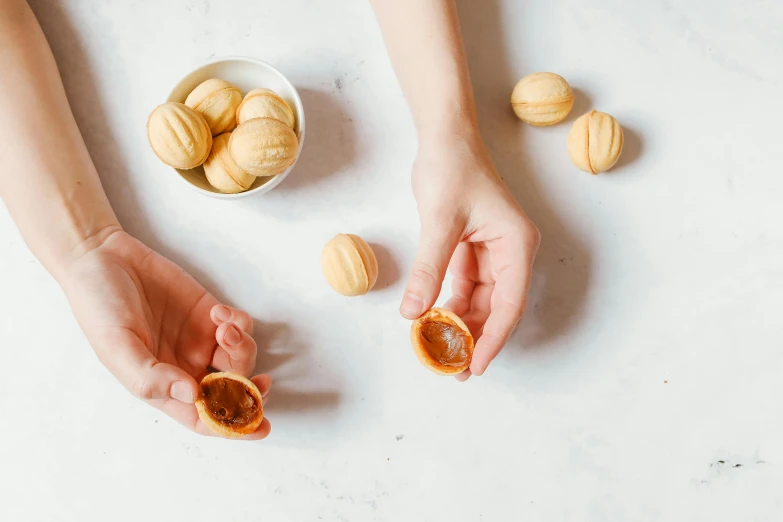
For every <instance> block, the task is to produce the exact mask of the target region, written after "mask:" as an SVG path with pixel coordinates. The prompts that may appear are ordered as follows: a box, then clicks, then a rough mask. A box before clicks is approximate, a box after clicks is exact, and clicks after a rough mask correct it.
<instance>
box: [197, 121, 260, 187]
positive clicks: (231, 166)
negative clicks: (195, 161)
mask: <svg viewBox="0 0 783 522" xmlns="http://www.w3.org/2000/svg"><path fill="white" fill-rule="evenodd" d="M230 139H231V133H225V134H221V135H220V136H218V137H216V138H215V139H214V141H213V144H212V152H211V153H210V154H209V158H207V161H206V162H205V163H204V173H205V174H206V176H207V181H209V184H210V185H212V186H213V187H215V188H216V189H218V190H219V191H220V192H222V193H224V194H237V193H239V192H244V191H246V190H248V189H249V188H250V186H251V185H252V184H253V182H254V181H255V180H256V177H255V176H252V175H250V174H248V173H247V172H245V171H244V170H242V169H241V168H239V165H237V163H236V162H235V161H234V158H232V157H231V154H229V152H228V142H229V140H230Z"/></svg>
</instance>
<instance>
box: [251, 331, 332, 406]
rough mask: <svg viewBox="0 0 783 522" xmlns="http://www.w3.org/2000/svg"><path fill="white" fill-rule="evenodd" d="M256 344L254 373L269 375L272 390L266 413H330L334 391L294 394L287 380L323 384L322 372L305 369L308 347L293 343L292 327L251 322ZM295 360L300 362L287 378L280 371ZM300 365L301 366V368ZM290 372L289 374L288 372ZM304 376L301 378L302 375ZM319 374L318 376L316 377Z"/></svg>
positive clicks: (308, 358) (297, 341) (310, 391)
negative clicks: (253, 326)
mask: <svg viewBox="0 0 783 522" xmlns="http://www.w3.org/2000/svg"><path fill="white" fill-rule="evenodd" d="M255 327H256V335H255V336H254V337H255V338H256V341H257V342H258V362H257V363H256V369H255V372H254V373H268V374H270V375H271V376H272V391H270V392H269V403H268V405H267V406H265V409H266V410H268V411H286V412H297V413H301V412H311V411H320V410H332V409H334V408H336V407H337V406H338V405H339V402H340V393H339V392H338V391H336V390H318V391H313V390H307V391H297V390H295V389H294V388H295V386H294V385H293V384H291V381H294V380H296V381H300V382H301V380H302V379H303V378H304V379H308V378H309V379H311V380H318V381H322V382H323V381H325V380H326V379H324V375H323V373H324V372H323V369H321V368H319V370H318V371H315V369H314V368H311V367H308V366H307V364H308V361H311V360H312V358H311V357H308V353H307V351H308V349H309V346H306V345H305V343H302V342H301V341H299V340H297V339H296V337H295V335H294V332H293V330H292V328H291V327H290V326H289V325H288V324H286V323H280V322H277V323H275V322H264V321H255ZM293 359H297V361H298V362H299V363H300V364H299V368H298V371H297V372H296V374H294V375H287V374H286V371H284V370H285V369H284V368H282V367H283V366H284V365H286V364H287V363H290V362H292V360H293ZM303 364H304V367H303V366H302V365H303ZM289 373H290V372H289ZM302 373H304V374H305V375H302ZM316 374H320V375H316Z"/></svg>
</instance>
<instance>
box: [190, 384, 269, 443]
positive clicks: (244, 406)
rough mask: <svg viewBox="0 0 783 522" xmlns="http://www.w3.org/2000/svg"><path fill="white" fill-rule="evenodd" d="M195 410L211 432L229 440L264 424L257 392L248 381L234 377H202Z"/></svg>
mask: <svg viewBox="0 0 783 522" xmlns="http://www.w3.org/2000/svg"><path fill="white" fill-rule="evenodd" d="M196 409H198V416H199V418H200V419H201V421H202V422H203V423H204V424H206V425H207V426H209V428H210V429H211V430H212V431H214V432H215V433H217V434H218V435H222V436H223V437H228V438H231V439H236V438H240V437H244V436H245V435H250V434H251V433H253V432H254V431H256V429H258V427H259V426H260V425H261V421H263V420H264V405H263V399H262V397H261V392H260V391H258V388H257V387H256V385H255V384H253V382H252V381H250V380H249V379H246V378H245V377H242V376H241V375H237V374H234V373H224V372H221V373H210V374H209V375H207V376H206V377H204V378H203V379H202V380H201V395H200V396H199V398H198V399H197V400H196Z"/></svg>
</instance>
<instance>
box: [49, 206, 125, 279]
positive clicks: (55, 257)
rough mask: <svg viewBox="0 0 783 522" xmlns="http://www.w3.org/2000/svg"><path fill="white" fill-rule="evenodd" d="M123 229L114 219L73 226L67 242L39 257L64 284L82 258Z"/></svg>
mask: <svg viewBox="0 0 783 522" xmlns="http://www.w3.org/2000/svg"><path fill="white" fill-rule="evenodd" d="M121 231H122V227H121V226H120V225H119V223H118V222H117V221H116V220H112V219H107V220H105V221H102V222H95V223H92V224H91V226H90V227H89V228H84V227H73V228H71V230H70V233H69V234H67V241H66V242H63V243H60V244H59V245H56V248H53V249H51V250H47V251H46V252H44V253H42V255H41V256H39V258H40V259H41V262H42V264H43V265H44V267H45V268H46V269H47V270H48V271H49V273H50V274H52V276H53V277H54V278H55V280H57V281H58V282H59V283H60V284H61V285H62V283H63V282H64V280H65V279H67V277H68V273H69V272H70V271H71V269H72V268H73V267H74V266H75V265H76V264H78V262H79V260H80V259H83V258H84V257H85V256H88V255H89V254H91V253H93V252H96V251H97V250H99V249H100V248H101V247H102V246H103V245H105V244H106V242H107V241H108V240H109V238H110V237H111V236H113V235H114V234H115V233H117V232H121Z"/></svg>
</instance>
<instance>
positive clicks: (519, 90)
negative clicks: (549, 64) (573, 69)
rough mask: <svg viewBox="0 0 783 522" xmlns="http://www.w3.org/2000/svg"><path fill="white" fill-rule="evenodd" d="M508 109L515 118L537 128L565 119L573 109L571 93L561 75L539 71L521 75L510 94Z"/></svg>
mask: <svg viewBox="0 0 783 522" xmlns="http://www.w3.org/2000/svg"><path fill="white" fill-rule="evenodd" d="M511 106H512V107H513V109H514V113H515V114H516V115H517V117H518V118H519V119H520V120H522V121H524V122H525V123H529V124H530V125H535V126H537V127H543V126H545V125H554V124H555V123H558V122H560V121H562V120H563V119H565V117H566V116H568V113H569V112H571V107H573V106H574V93H573V91H572V90H571V86H570V85H568V82H567V81H565V78H563V77H562V76H560V75H558V74H555V73H550V72H540V73H533V74H529V75H527V76H525V77H524V78H522V79H521V80H519V82H517V84H516V86H515V87H514V91H513V92H512V93H511Z"/></svg>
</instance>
